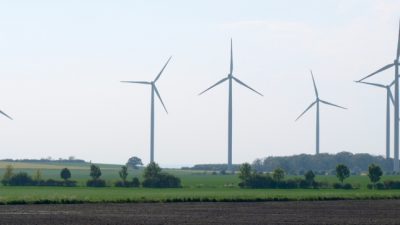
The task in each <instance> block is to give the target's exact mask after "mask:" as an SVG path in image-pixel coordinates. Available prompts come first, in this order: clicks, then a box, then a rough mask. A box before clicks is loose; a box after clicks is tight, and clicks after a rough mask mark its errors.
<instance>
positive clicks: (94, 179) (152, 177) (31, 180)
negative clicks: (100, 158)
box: [1, 162, 181, 188]
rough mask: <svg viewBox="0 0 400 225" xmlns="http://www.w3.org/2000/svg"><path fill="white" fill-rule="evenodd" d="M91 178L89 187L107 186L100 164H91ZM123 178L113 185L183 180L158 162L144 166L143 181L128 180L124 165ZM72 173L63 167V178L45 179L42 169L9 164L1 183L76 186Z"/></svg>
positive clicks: (163, 185)
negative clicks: (22, 168) (28, 169)
mask: <svg viewBox="0 0 400 225" xmlns="http://www.w3.org/2000/svg"><path fill="white" fill-rule="evenodd" d="M89 175H90V177H91V179H89V180H87V181H86V186H87V187H106V186H107V183H106V181H105V180H103V179H101V175H102V172H101V169H100V167H99V166H97V165H94V164H91V165H90V174H89ZM118 175H119V177H120V178H121V180H119V181H116V182H115V183H114V184H113V185H114V186H115V187H140V186H143V187H149V188H179V187H181V180H180V179H179V178H178V177H176V176H174V175H172V174H168V173H165V172H163V171H162V169H161V168H160V167H159V166H158V164H157V163H154V162H152V163H150V164H148V165H147V166H146V167H145V168H144V172H143V181H142V182H140V181H139V178H138V177H133V178H132V180H128V179H127V178H128V175H129V174H128V166H122V167H121V169H120V170H119V171H118ZM71 177H72V173H71V171H70V170H69V169H68V168H63V169H62V170H61V171H60V178H61V179H62V180H54V179H47V180H45V179H43V178H42V174H41V171H40V170H37V171H36V173H35V174H34V175H33V177H32V176H30V175H29V174H27V173H26V172H18V173H14V168H13V167H12V166H11V165H8V166H7V167H6V169H5V172H4V175H3V177H2V179H1V183H2V184H3V185H4V186H64V187H75V186H77V182H76V181H74V180H71V179H70V178H71Z"/></svg>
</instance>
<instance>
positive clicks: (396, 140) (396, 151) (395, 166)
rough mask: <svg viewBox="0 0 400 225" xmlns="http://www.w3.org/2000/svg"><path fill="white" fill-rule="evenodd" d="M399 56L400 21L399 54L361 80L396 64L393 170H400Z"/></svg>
mask: <svg viewBox="0 0 400 225" xmlns="http://www.w3.org/2000/svg"><path fill="white" fill-rule="evenodd" d="M399 58H400V23H399V35H398V39H397V54H396V58H395V59H394V61H393V63H390V64H388V65H386V66H384V67H382V68H380V69H379V70H377V71H375V72H373V73H371V74H370V75H368V76H366V77H364V78H362V79H361V80H359V81H360V82H361V81H363V80H365V79H367V78H369V77H372V76H374V75H376V74H378V73H380V72H382V71H385V70H387V69H390V68H392V67H393V66H394V68H395V71H394V118H396V119H394V120H393V121H394V160H393V161H394V162H393V171H395V172H399V170H400V168H399V128H400V127H399V126H400V124H399V120H398V119H397V118H399V115H400V109H399V105H400V99H399Z"/></svg>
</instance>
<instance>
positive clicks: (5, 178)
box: [1, 165, 14, 185]
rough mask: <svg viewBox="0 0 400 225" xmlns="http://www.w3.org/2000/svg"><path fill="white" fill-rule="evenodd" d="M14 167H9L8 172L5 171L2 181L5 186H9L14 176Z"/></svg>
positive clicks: (7, 167)
mask: <svg viewBox="0 0 400 225" xmlns="http://www.w3.org/2000/svg"><path fill="white" fill-rule="evenodd" d="M13 170H14V167H13V166H12V165H7V166H6V170H5V171H4V175H3V179H1V183H2V184H3V185H8V182H9V181H10V179H11V177H12V176H13V175H14V172H13Z"/></svg>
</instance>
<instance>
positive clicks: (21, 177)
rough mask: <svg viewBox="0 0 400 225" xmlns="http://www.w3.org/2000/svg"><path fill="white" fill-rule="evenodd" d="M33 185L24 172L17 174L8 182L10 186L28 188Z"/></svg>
mask: <svg viewBox="0 0 400 225" xmlns="http://www.w3.org/2000/svg"><path fill="white" fill-rule="evenodd" d="M33 184H34V182H33V180H32V178H31V177H30V176H29V175H28V174H27V173H25V172H19V173H17V174H15V175H13V176H12V177H11V178H10V179H9V180H8V185H10V186H30V185H33Z"/></svg>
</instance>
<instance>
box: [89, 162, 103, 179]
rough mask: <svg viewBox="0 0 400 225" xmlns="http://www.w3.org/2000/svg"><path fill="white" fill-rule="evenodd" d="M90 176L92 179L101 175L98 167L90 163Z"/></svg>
mask: <svg viewBox="0 0 400 225" xmlns="http://www.w3.org/2000/svg"><path fill="white" fill-rule="evenodd" d="M90 176H91V177H92V178H93V180H97V179H99V178H100V176H101V170H100V167H98V166H96V165H94V164H92V165H90Z"/></svg>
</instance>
